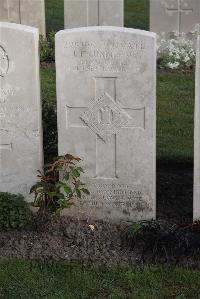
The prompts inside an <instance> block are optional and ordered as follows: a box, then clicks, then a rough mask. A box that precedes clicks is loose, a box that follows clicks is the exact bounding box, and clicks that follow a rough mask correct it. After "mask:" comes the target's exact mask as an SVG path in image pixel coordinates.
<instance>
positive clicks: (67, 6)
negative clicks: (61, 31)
mask: <svg viewBox="0 0 200 299" xmlns="http://www.w3.org/2000/svg"><path fill="white" fill-rule="evenodd" d="M64 11H65V28H76V27H77V28H78V27H86V26H122V27H123V26H124V0H64Z"/></svg>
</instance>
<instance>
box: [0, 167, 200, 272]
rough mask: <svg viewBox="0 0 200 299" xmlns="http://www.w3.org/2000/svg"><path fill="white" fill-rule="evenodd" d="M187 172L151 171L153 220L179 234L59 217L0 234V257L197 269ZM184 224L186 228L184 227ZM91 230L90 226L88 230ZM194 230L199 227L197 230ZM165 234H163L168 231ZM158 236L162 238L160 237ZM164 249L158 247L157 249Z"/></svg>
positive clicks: (199, 258)
mask: <svg viewBox="0 0 200 299" xmlns="http://www.w3.org/2000/svg"><path fill="white" fill-rule="evenodd" d="M192 173H193V171H192V167H187V171H186V169H185V168H184V167H183V168H181V167H178V168H176V169H173V168H172V167H169V165H167V164H166V166H165V167H163V166H162V167H161V168H159V167H158V170H157V216H158V219H159V218H162V219H165V226H166V223H168V222H169V223H170V222H173V223H176V224H177V227H180V232H179V229H178V230H175V231H173V233H169V231H170V229H171V226H170V225H171V224H170V225H169V228H168V227H167V228H166V231H165V228H164V231H162V235H160V233H159V231H158V230H153V231H152V229H149V230H148V229H147V231H148V232H145V233H144V234H141V235H140V234H139V235H138V236H137V238H135V236H133V237H132V235H130V234H127V231H129V230H128V228H127V224H124V223H121V224H111V223H107V222H102V221H96V222H87V221H78V220H75V219H71V218H66V217H61V218H60V219H56V220H55V219H54V220H52V221H47V222H46V223H44V222H42V223H41V221H38V220H37V219H36V218H35V217H33V219H32V223H31V225H30V226H29V227H27V228H26V229H25V230H21V231H0V258H1V259H3V258H25V259H41V260H47V259H48V260H65V261H67V262H77V263H79V264H84V265H108V266H111V265H117V266H119V265H120V266H130V265H144V264H146V265H152V264H166V265H175V264H178V265H182V266H185V267H187V266H189V267H194V268H200V228H198V229H195V230H194V228H193V227H192V226H191V220H192V181H193V174H192ZM189 223H190V225H189ZM90 225H94V227H92V226H90ZM199 227H200V225H199ZM168 230H169V231H168ZM163 232H164V233H163ZM163 244H164V245H163Z"/></svg>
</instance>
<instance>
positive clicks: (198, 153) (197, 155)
mask: <svg viewBox="0 0 200 299" xmlns="http://www.w3.org/2000/svg"><path fill="white" fill-rule="evenodd" d="M195 80H196V95H195V115H194V196H193V198H194V199H193V218H194V220H199V219H200V37H198V39H197V53H196V78H195Z"/></svg>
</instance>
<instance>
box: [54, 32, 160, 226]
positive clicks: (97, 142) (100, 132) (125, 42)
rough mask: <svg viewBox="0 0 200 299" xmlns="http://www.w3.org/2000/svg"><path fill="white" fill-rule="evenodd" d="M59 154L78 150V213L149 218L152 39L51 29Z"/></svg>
mask: <svg viewBox="0 0 200 299" xmlns="http://www.w3.org/2000/svg"><path fill="white" fill-rule="evenodd" d="M56 68H57V97H58V98H57V103H58V107H57V111H58V138H59V142H58V146H59V154H60V155H62V154H65V153H67V152H68V153H72V154H75V155H78V156H80V157H81V158H82V159H83V161H84V166H85V169H86V177H85V181H86V182H87V187H88V188H89V190H90V192H91V194H90V196H85V197H84V198H82V199H81V200H76V202H75V206H74V207H72V208H71V209H70V210H69V211H68V213H70V214H71V215H75V216H77V217H80V218H87V217H92V218H96V219H111V220H113V221H120V220H140V219H151V218H155V208H156V207H155V206H156V192H155V171H156V167H155V164H156V38H155V34H154V33H150V32H145V31H141V30H133V29H123V28H117V27H86V28H79V29H71V30H70V29H69V30H64V31H60V32H59V33H57V34H56Z"/></svg>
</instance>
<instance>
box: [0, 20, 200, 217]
mask: <svg viewBox="0 0 200 299" xmlns="http://www.w3.org/2000/svg"><path fill="white" fill-rule="evenodd" d="M0 37H1V40H0V191H7V192H12V193H22V194H23V195H24V196H25V198H26V199H27V200H29V199H30V198H29V190H30V187H31V186H32V185H33V184H34V183H35V181H36V173H37V170H38V169H42V167H43V146H42V118H41V97H40V74H39V53H38V40H39V33H38V30H37V29H35V28H32V27H27V26H23V25H17V24H11V23H0ZM199 48H200V42H198V53H197V77H196V87H197V91H196V115H195V176H194V177H195V178H194V186H195V187H194V218H195V219H196V218H200V186H199V182H200V166H199V162H200V154H199V152H200V150H199V149H200V104H199V103H200V91H199V86H200V79H199V78H200V76H199V69H200V62H199V57H200V54H199ZM56 73H57V118H58V137H59V141H58V148H59V155H63V154H66V153H67V152H68V153H72V154H75V155H77V156H80V157H81V158H82V159H83V163H84V167H85V170H86V175H85V178H84V179H85V182H86V183H87V185H88V188H89V190H90V192H91V194H90V196H86V197H84V198H82V199H81V200H77V201H76V202H75V206H74V207H72V208H71V209H70V210H69V213H70V214H71V215H76V216H79V217H83V218H86V217H87V218H88V217H92V218H100V219H106V218H108V219H112V220H140V219H150V218H155V216H156V213H155V211H156V36H155V34H154V33H150V32H145V31H141V30H134V29H126V28H114V27H106V28H105V27H87V28H79V29H68V30H64V31H60V32H58V33H57V34H56Z"/></svg>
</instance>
